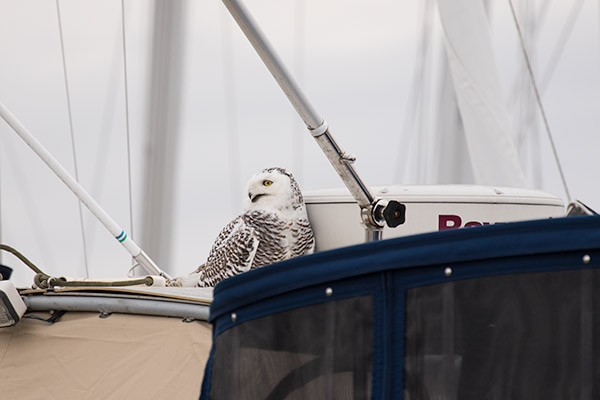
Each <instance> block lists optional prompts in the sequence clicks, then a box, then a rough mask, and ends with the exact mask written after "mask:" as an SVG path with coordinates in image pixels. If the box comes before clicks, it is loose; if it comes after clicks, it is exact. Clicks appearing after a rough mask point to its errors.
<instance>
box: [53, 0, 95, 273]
mask: <svg viewBox="0 0 600 400" xmlns="http://www.w3.org/2000/svg"><path fill="white" fill-rule="evenodd" d="M56 13H57V16H58V31H59V35H60V50H61V55H62V67H63V76H64V81H65V92H66V96H67V109H68V113H69V130H70V133H71V150H72V152H73V164H74V167H75V180H76V181H77V182H79V171H78V168H77V152H76V151H75V134H74V132H73V114H72V110H71V97H70V94H69V79H68V76H67V61H66V57H65V44H64V40H63V29H62V20H61V15H60V3H59V0H56ZM77 204H78V206H79V222H80V226H81V238H82V242H83V261H84V264H85V276H86V278H89V276H90V270H89V264H88V257H87V244H86V239H85V229H84V225H83V207H82V205H81V200H77Z"/></svg>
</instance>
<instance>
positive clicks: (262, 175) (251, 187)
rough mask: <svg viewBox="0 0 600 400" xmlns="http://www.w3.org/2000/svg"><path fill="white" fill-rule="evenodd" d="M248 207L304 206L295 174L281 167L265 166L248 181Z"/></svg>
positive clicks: (292, 207) (287, 208) (284, 207)
mask: <svg viewBox="0 0 600 400" xmlns="http://www.w3.org/2000/svg"><path fill="white" fill-rule="evenodd" d="M246 194H247V196H246V209H247V210H252V209H278V210H281V211H284V210H289V211H293V210H297V209H299V208H304V200H303V199H302V193H301V192H300V187H299V186H298V183H297V182H296V180H295V179H294V176H293V175H292V174H291V173H290V172H288V171H287V170H285V169H283V168H279V167H272V168H265V169H263V170H262V171H260V172H258V173H256V174H254V176H253V177H252V178H250V182H248V190H247V193H246Z"/></svg>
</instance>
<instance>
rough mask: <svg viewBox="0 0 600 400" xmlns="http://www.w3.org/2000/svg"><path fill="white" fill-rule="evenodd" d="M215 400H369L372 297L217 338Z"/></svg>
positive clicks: (253, 324)
mask: <svg viewBox="0 0 600 400" xmlns="http://www.w3.org/2000/svg"><path fill="white" fill-rule="evenodd" d="M214 349H215V353H214V356H213V370H212V382H211V390H210V397H211V399H236V400H244V399H249V400H250V399H252V400H255V399H290V400H291V399H368V398H370V393H371V380H372V372H371V371H372V352H373V299H372V296H359V297H353V298H348V299H342V300H334V301H329V302H326V303H320V304H315V305H311V306H306V307H301V308H296V309H292V310H289V311H285V312H280V313H276V314H272V315H268V316H266V317H262V318H259V319H255V320H251V321H248V322H244V323H241V324H239V325H236V326H234V327H232V328H230V329H228V330H226V331H224V332H222V333H221V334H220V335H219V336H217V338H216V339H215V344H214Z"/></svg>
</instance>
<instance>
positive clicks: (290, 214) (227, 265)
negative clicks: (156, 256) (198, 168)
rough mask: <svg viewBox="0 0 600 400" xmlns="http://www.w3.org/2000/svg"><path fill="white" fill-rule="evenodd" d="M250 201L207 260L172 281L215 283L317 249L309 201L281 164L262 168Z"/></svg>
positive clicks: (249, 193) (254, 179) (249, 194)
mask: <svg viewBox="0 0 600 400" xmlns="http://www.w3.org/2000/svg"><path fill="white" fill-rule="evenodd" d="M245 203H246V204H245V210H244V212H243V213H242V214H241V215H239V216H238V217H236V218H235V219H234V220H233V221H231V222H230V223H229V224H227V225H226V226H225V227H224V228H223V230H222V231H221V233H219V236H217V239H216V240H215V242H214V244H213V246H212V249H211V250H210V253H209V254H208V259H207V260H206V263H204V264H202V265H201V266H199V267H198V269H197V270H196V271H194V272H193V273H191V274H190V275H188V276H186V277H179V278H175V279H174V280H172V281H171V282H169V286H207V287H208V286H215V285H216V284H217V283H218V282H219V281H221V280H223V279H225V278H228V277H230V276H233V275H237V274H239V273H242V272H246V271H249V270H250V269H253V268H258V267H260V266H263V265H267V264H271V263H274V262H277V261H283V260H287V259H288V258H291V257H296V256H300V255H303V254H310V253H312V252H313V250H314V247H315V240H314V237H313V232H312V229H311V226H310V223H309V221H308V217H307V216H306V206H305V205H304V200H303V198H302V193H301V192H300V187H299V186H298V183H296V180H295V179H294V177H293V176H292V174H291V173H289V172H288V171H286V170H285V169H283V168H277V167H273V168H266V169H263V170H262V171H260V172H258V173H256V174H255V175H254V176H253V177H252V178H251V179H250V182H248V190H247V196H246V199H245Z"/></svg>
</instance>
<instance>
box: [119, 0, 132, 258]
mask: <svg viewBox="0 0 600 400" xmlns="http://www.w3.org/2000/svg"><path fill="white" fill-rule="evenodd" d="M121 32H122V34H123V36H122V38H123V41H122V42H123V77H124V84H125V123H126V130H127V184H128V187H129V234H130V236H131V238H133V237H134V236H133V190H132V189H131V146H130V143H131V141H130V135H129V132H130V129H129V90H128V88H129V83H128V81H127V46H126V42H127V41H126V40H125V0H121ZM132 262H133V258H132Z"/></svg>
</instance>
